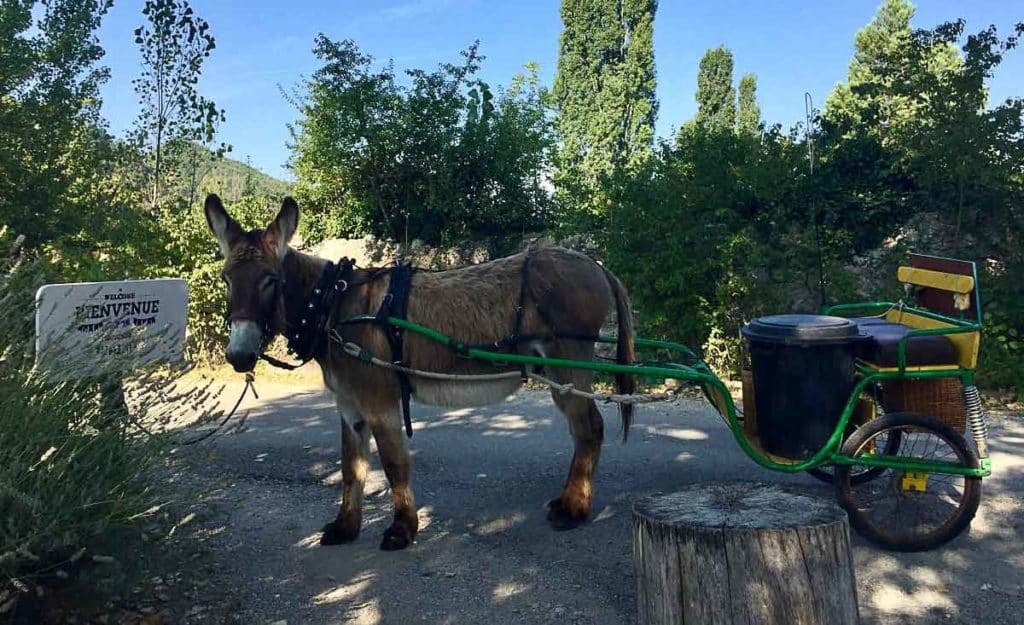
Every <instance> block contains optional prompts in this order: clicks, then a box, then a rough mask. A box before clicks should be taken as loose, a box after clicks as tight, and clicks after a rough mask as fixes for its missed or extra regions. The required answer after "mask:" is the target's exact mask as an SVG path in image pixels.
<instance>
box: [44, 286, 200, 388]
mask: <svg viewBox="0 0 1024 625" xmlns="http://www.w3.org/2000/svg"><path fill="white" fill-rule="evenodd" d="M187 319H188V287H187V285H186V283H185V281H184V280H180V279H160V280H126V281H120V282H79V283H73V284H48V285H46V286H43V287H41V288H40V289H39V290H38V291H37V292H36V365H37V366H39V367H41V368H44V369H46V370H47V372H48V374H50V375H52V376H54V377H56V378H61V379H68V378H78V377H85V376H89V375H98V374H101V373H108V372H111V371H123V370H126V369H131V368H135V367H138V366H142V365H146V364H152V363H157V362H174V361H176V360H179V359H180V358H181V356H182V354H183V352H184V349H185V327H186V323H187Z"/></svg>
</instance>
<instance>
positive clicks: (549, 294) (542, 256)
mask: <svg viewBox="0 0 1024 625" xmlns="http://www.w3.org/2000/svg"><path fill="white" fill-rule="evenodd" d="M204 212H205V214H206V220H207V223H208V225H209V227H210V230H211V231H212V232H213V234H214V236H215V237H216V239H217V242H218V243H219V245H220V251H221V253H222V254H223V256H224V259H225V262H224V269H223V274H222V276H223V279H224V282H225V283H226V285H227V296H228V322H229V324H230V333H229V339H228V344H227V349H226V353H225V356H226V359H227V361H228V362H229V363H230V364H231V365H232V366H233V367H234V369H235V370H236V371H239V372H248V371H251V370H252V369H253V367H254V366H255V365H256V362H257V359H258V358H260V357H261V356H262V355H263V354H262V352H263V349H264V347H265V345H266V344H267V341H268V340H269V339H271V338H273V337H274V336H275V335H277V334H279V333H283V332H286V331H290V330H289V329H290V328H297V327H299V326H300V324H304V323H307V322H308V320H306V321H304V319H306V317H304V315H306V314H307V312H308V310H309V309H310V308H312V307H313V304H312V303H310V302H312V301H313V300H314V298H316V297H318V296H320V292H321V290H322V286H323V280H322V278H323V275H324V274H325V271H326V270H328V269H329V268H330V266H331V264H330V263H329V261H327V260H325V259H322V258H317V257H314V256H311V255H308V254H304V253H302V252H300V251H297V250H295V249H293V248H291V247H290V246H289V242H290V240H291V238H292V235H293V234H294V233H295V230H296V227H297V225H298V219H299V209H298V205H297V204H296V202H295V201H294V200H293V199H292V198H290V197H289V198H285V199H284V201H283V203H282V205H281V208H280V211H279V212H278V214H277V216H276V217H275V218H274V220H273V221H272V222H271V223H270V224H269V225H268V226H267V227H266V228H265V229H263V230H253V231H244V230H243V229H242V227H241V226H239V224H238V223H237V222H236V221H235V220H234V219H232V218H231V216H229V215H228V213H227V212H226V211H225V210H224V206H223V205H222V204H221V201H220V198H218V197H217V196H216V195H209V196H208V197H207V198H206V201H205V207H204ZM527 254H531V255H530V256H529V257H527V256H526V255H527ZM345 268H346V269H347V273H345V275H344V276H343V277H344V279H343V280H340V281H339V282H337V283H335V286H339V287H340V293H339V294H338V295H337V297H336V299H334V300H333V301H332V303H331V305H330V308H331V310H330V311H327V312H328V313H329V315H328V316H327V318H326V319H327V322H326V323H325V325H324V328H323V329H324V332H323V333H324V334H326V333H327V332H332V331H333V333H336V334H333V338H334V339H340V340H343V341H346V342H352V343H355V344H358V345H360V346H362V347H363V348H364V350H366V351H367V352H369V353H372V354H374V355H377V356H379V357H381V358H384V359H385V360H393V359H392V358H389V356H394V354H392V353H391V349H392V347H393V343H392V342H390V341H389V339H388V336H387V333H388V328H386V327H385V326H383V325H382V324H375V323H345V320H346V319H353V318H355V317H358V316H365V315H374V314H375V313H377V311H379V310H380V308H381V306H382V304H383V303H385V301H386V300H387V299H389V298H390V294H389V282H390V281H391V280H392V279H394V278H393V276H394V275H395V273H394V272H392V271H389V270H386V269H385V270H379V269H378V270H374V269H362V268H355V267H353V266H351V265H350V264H349V265H346V267H345ZM611 310H615V311H616V313H617V317H618V351H617V360H618V361H619V362H622V363H631V362H633V361H634V359H635V350H634V343H633V325H632V310H631V307H630V302H629V297H628V295H627V293H626V290H625V289H624V287H623V286H622V284H621V283H620V282H619V280H618V279H617V278H616V277H615V276H614V275H612V274H611V272H609V271H607V270H605V269H604V268H603V267H602V266H600V265H599V264H597V263H596V262H595V261H593V260H591V259H590V258H588V257H586V256H584V255H582V254H579V253H577V252H573V251H570V250H567V249H564V248H561V247H557V246H554V245H550V244H542V245H539V246H536V247H534V248H533V250H532V252H531V251H523V252H520V253H518V254H516V255H513V256H509V257H506V258H501V259H497V260H493V261H490V262H486V263H482V264H478V265H471V266H467V267H463V268H458V269H452V270H448V271H441V272H430V271H416V272H414V273H413V274H412V277H411V285H410V287H409V290H408V299H407V317H406V318H407V319H408V320H409V321H413V322H416V323H420V324H423V325H426V326H429V327H432V328H435V329H437V330H439V331H440V332H443V333H444V334H446V335H448V336H450V337H453V338H456V339H458V340H460V341H463V342H465V343H466V344H483V343H486V344H491V343H494V342H495V341H499V339H501V338H503V337H507V336H509V334H510V326H512V325H513V323H514V321H513V320H517V321H518V323H516V324H515V325H516V326H517V327H515V328H514V329H512V330H511V332H512V333H515V334H517V335H519V336H521V337H524V338H523V340H522V341H513V342H511V343H510V344H508V345H507V349H510V350H512V351H514V352H515V353H520V354H542V355H544V356H548V357H557V358H569V359H576V360H591V359H592V358H593V355H594V349H595V347H594V344H595V338H596V336H597V334H598V332H599V331H600V329H601V327H602V325H603V324H604V322H605V318H606V317H607V315H608V313H609V312H610V311H611ZM402 356H403V358H402V362H403V364H405V365H406V366H408V367H411V368H412V369H417V370H426V371H433V372H444V373H456V374H478V373H495V372H500V371H509V370H511V371H515V368H510V367H501V366H498V365H494V364H490V363H486V362H482V361H479V360H473V359H470V358H466V357H465V356H464V354H461V353H459V352H458V351H455V350H453V349H451V348H449V347H448V346H445V345H441V344H440V343H437V342H435V341H431V340H430V339H427V338H425V337H421V336H419V335H416V334H413V333H406V336H405V339H404V348H403V354H402ZM311 358H312V359H314V360H315V361H316V362H317V364H318V365H319V366H320V368H321V371H322V375H323V380H324V384H325V386H326V387H327V388H329V389H330V390H331V391H332V393H333V395H334V398H335V402H336V405H337V409H338V412H339V413H340V415H341V449H342V484H343V486H342V499H341V507H340V509H339V511H338V514H337V517H336V518H335V519H334V520H333V521H331V522H330V523H327V525H325V526H324V527H323V530H322V533H321V536H320V544H321V545H334V544H340V543H347V542H350V541H353V540H354V539H355V538H356V537H357V536H358V535H359V531H360V526H361V523H362V499H363V485H364V482H365V480H366V474H367V468H368V456H369V435H370V434H372V435H373V437H374V439H375V440H376V443H377V450H378V454H379V457H380V460H381V465H382V466H383V469H384V472H385V474H386V476H387V479H388V482H389V484H390V486H391V496H392V502H393V505H394V520H393V522H392V523H391V525H390V527H388V528H387V530H386V531H385V532H384V537H383V540H382V542H381V545H380V548H381V549H384V550H396V549H403V548H405V547H407V546H408V545H409V544H410V543H411V542H413V540H414V539H415V537H416V531H417V528H418V520H417V513H416V507H415V503H414V499H413V491H412V482H411V469H412V465H411V460H410V457H409V452H408V450H407V449H406V446H405V438H404V436H403V432H402V410H401V404H402V401H401V399H402V397H403V394H402V383H401V380H400V377H399V376H398V375H397V374H396V373H395V372H394V371H391V370H388V369H384V368H381V367H376V366H373V365H372V364H370V363H367V362H365V360H364V359H360V358H356V357H353V356H351V355H349V354H348V353H346V352H345V351H344V350H343V349H342V346H341V344H340V343H339V342H338V340H332V338H331V337H327V336H320V337H316V346H315V349H313V350H311ZM546 373H547V375H549V376H550V377H551V378H553V379H554V380H555V381H557V382H559V383H562V384H567V383H571V384H573V385H574V386H575V388H577V389H583V390H587V389H589V388H590V387H591V382H592V377H593V373H592V372H589V371H584V370H580V369H565V368H551V369H550V371H547V372H546ZM616 382H617V387H618V391H619V392H620V393H624V394H625V393H632V392H633V390H634V384H633V380H632V378H630V377H628V376H625V375H621V376H617V378H616ZM521 384H522V380H521V379H520V377H518V376H517V377H512V378H511V379H509V378H507V377H506V378H503V379H492V380H488V381H483V382H478V381H474V382H464V381H447V380H445V381H438V380H430V379H425V378H415V377H413V378H411V379H410V386H412V391H411V396H412V398H414V399H415V400H417V401H419V402H423V403H426V404H433V405H441V406H448V407H471V406H482V405H487V404H494V403H498V402H501V401H504V400H505V399H507V398H508V397H509V396H511V395H513V394H514V393H515V392H516V391H517V390H518V388H519V387H520V386H521ZM552 396H553V398H554V402H555V404H556V405H557V406H558V408H559V410H561V412H562V413H563V414H564V415H565V417H566V418H567V419H568V421H569V429H570V431H571V432H572V437H573V442H574V454H573V458H572V462H571V464H570V466H569V476H568V479H567V480H566V482H565V485H564V487H563V489H562V492H561V494H560V495H559V496H558V497H556V498H554V499H552V500H551V501H550V502H548V504H547V510H548V512H547V519H548V521H549V523H550V524H551V525H552V526H553V527H554V528H556V529H569V528H574V527H577V526H579V525H581V524H582V523H584V522H585V521H586V520H587V518H588V516H589V515H590V506H591V487H592V483H593V477H594V470H595V467H596V465H597V461H598V457H599V456H600V453H601V444H602V440H603V436H604V424H603V420H602V417H601V413H600V412H599V411H598V409H597V406H596V405H595V403H594V401H593V400H591V399H585V398H581V397H578V396H574V395H571V394H561V393H557V392H553V393H552ZM620 412H621V419H622V427H623V437H624V439H625V437H626V435H627V434H628V430H629V425H630V422H631V420H632V412H631V407H630V406H627V405H623V406H620Z"/></svg>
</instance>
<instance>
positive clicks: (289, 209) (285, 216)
mask: <svg viewBox="0 0 1024 625" xmlns="http://www.w3.org/2000/svg"><path fill="white" fill-rule="evenodd" d="M298 225H299V205H298V204H296V203H295V200H294V199H292V198H291V197H286V198H284V202H282V203H281V210H279V211H278V212H277V217H275V218H274V221H273V223H271V224H270V226H268V227H267V232H266V234H265V235H264V236H265V237H266V241H267V243H268V244H269V245H270V246H271V247H272V248H273V249H276V250H277V255H278V256H279V257H281V256H284V253H285V252H287V251H288V243H289V242H290V241H291V240H292V236H293V235H294V234H295V229H296V228H297V227H298Z"/></svg>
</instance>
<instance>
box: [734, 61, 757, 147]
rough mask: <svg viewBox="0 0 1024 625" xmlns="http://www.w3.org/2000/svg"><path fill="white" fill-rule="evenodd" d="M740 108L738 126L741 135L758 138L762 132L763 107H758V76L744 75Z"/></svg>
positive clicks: (741, 82)
mask: <svg viewBox="0 0 1024 625" xmlns="http://www.w3.org/2000/svg"><path fill="white" fill-rule="evenodd" d="M739 103H740V107H739V117H738V119H737V124H738V128H739V131H740V132H741V133H744V134H747V135H750V136H756V135H758V134H760V132H761V107H759V106H758V105H757V76H755V75H753V74H744V75H743V78H741V79H740V101H739Z"/></svg>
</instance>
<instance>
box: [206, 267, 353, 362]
mask: <svg viewBox="0 0 1024 625" xmlns="http://www.w3.org/2000/svg"><path fill="white" fill-rule="evenodd" d="M354 265H355V263H354V262H353V261H352V260H350V259H349V258H342V259H341V260H339V261H338V262H337V263H334V262H331V261H327V264H326V265H324V268H323V271H321V272H320V278H319V279H318V280H317V283H316V286H314V287H313V295H312V298H311V299H310V300H309V301H308V302H307V303H306V304H305V307H304V309H303V311H302V316H301V317H300V318H299V320H298V322H297V323H296V324H295V325H291V324H289V323H288V319H287V315H285V321H284V323H285V327H284V330H283V333H284V336H285V339H286V340H287V342H288V353H289V354H290V355H293V356H295V358H297V359H298V360H299V361H300V362H299V363H298V364H292V363H287V362H284V361H282V360H279V359H277V358H274V357H273V356H269V355H267V354H266V353H265V351H264V350H266V347H267V345H268V344H269V343H270V341H271V340H272V339H273V338H274V336H275V335H276V334H277V333H278V328H276V327H275V320H276V317H277V315H276V310H277V307H278V306H283V298H284V292H285V279H284V278H283V277H281V278H279V279H278V280H276V281H275V282H274V293H273V297H272V298H271V300H270V301H271V302H272V305H271V306H270V307H269V308H270V310H269V312H268V311H267V310H265V309H264V310H261V313H260V316H261V317H262V318H261V319H253V318H252V317H251V316H249V315H245V314H239V313H232V312H231V311H230V310H228V311H227V312H226V314H225V315H224V323H225V325H226V326H227V327H228V328H229V329H230V327H231V324H232V322H235V321H252V322H255V323H256V324H257V325H259V326H260V330H261V334H260V345H259V349H258V353H259V358H260V359H261V360H265V361H266V362H268V363H270V364H271V365H273V366H275V367H279V368H282V369H289V370H291V369H298V368H299V367H301V366H302V365H304V364H306V363H307V362H309V361H310V360H312V359H313V357H314V356H316V354H317V352H318V350H319V349H320V346H321V344H322V342H323V339H324V337H326V336H327V328H328V325H329V324H330V322H331V319H332V317H333V313H334V308H335V305H336V303H337V301H338V299H339V298H340V297H341V295H342V294H343V293H344V292H345V291H347V290H348V289H349V286H350V283H351V278H352V272H353V267H354ZM229 306H230V304H229Z"/></svg>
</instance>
